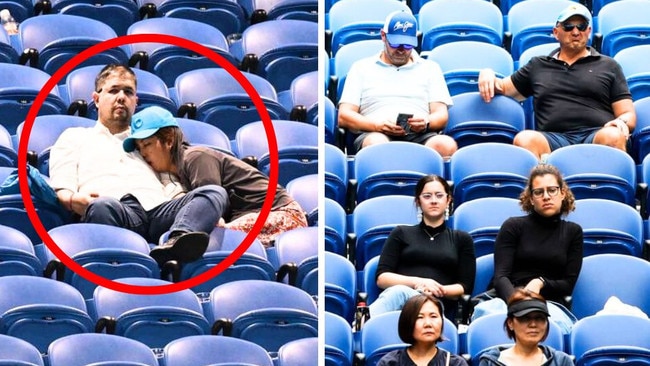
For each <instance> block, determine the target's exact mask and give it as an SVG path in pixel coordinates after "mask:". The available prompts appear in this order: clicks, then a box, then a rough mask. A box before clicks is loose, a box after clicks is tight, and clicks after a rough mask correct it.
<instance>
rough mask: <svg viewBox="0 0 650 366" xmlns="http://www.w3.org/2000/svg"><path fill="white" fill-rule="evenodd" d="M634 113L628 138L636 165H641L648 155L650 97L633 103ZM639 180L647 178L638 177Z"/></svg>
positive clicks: (649, 152)
mask: <svg viewBox="0 0 650 366" xmlns="http://www.w3.org/2000/svg"><path fill="white" fill-rule="evenodd" d="M634 109H635V111H636V127H635V128H634V131H633V132H632V135H631V136H630V139H631V140H632V152H631V154H632V156H633V157H634V159H635V161H636V162H637V164H641V163H643V161H644V159H645V158H646V156H648V154H650V140H649V138H650V97H648V98H642V99H639V100H636V101H634ZM639 178H640V179H639V180H641V179H645V178H647V176H644V177H639ZM644 182H646V183H647V182H648V180H644Z"/></svg>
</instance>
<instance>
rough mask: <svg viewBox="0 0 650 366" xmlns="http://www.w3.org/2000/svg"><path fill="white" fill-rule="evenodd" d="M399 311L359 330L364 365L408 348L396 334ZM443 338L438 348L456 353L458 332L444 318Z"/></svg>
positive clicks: (366, 324)
mask: <svg viewBox="0 0 650 366" xmlns="http://www.w3.org/2000/svg"><path fill="white" fill-rule="evenodd" d="M399 315H400V311H391V312H388V313H384V314H380V315H377V316H375V317H373V318H370V320H368V321H367V322H366V323H365V324H364V326H363V328H362V329H361V352H362V353H363V354H364V355H365V365H367V366H375V365H376V364H377V362H378V361H379V359H381V358H382V357H383V356H384V355H385V354H387V353H388V352H390V351H393V350H396V349H402V348H405V347H407V346H408V344H407V343H404V341H402V340H401V339H400V337H399V335H398V334H397V324H398V319H399ZM444 322H445V324H444V329H443V337H445V338H447V340H445V341H442V342H438V344H437V345H438V347H440V348H442V349H444V350H446V351H449V352H450V353H452V354H456V353H458V330H457V329H456V326H455V325H454V323H453V322H452V321H451V320H449V319H447V318H444Z"/></svg>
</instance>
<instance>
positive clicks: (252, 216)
mask: <svg viewBox="0 0 650 366" xmlns="http://www.w3.org/2000/svg"><path fill="white" fill-rule="evenodd" d="M123 148H124V150H125V151H127V152H131V151H133V150H135V149H137V150H138V151H139V152H140V155H142V157H143V158H144V159H145V160H146V161H147V163H148V164H149V165H151V167H152V169H153V170H155V171H156V172H158V173H161V174H170V175H173V176H176V177H178V179H180V182H181V184H182V185H183V187H184V188H185V189H187V190H192V189H194V188H196V187H201V186H204V185H207V184H215V185H218V186H222V187H223V188H224V189H225V190H226V191H227V192H228V199H229V203H230V205H229V212H228V213H227V215H225V216H224V220H225V223H222V224H221V225H220V226H224V227H226V228H230V229H235V230H240V231H245V232H249V231H250V230H251V229H252V227H253V225H254V224H255V222H256V221H257V218H258V216H259V213H260V211H261V209H262V205H263V203H264V200H265V199H266V196H267V187H268V185H269V179H268V177H267V176H266V175H264V174H263V173H261V172H260V171H259V170H257V169H256V168H254V167H252V166H251V165H249V164H247V163H245V162H243V161H241V160H239V159H237V158H236V157H234V156H231V155H229V154H227V153H223V152H220V151H217V150H215V149H211V148H208V147H204V146H190V145H189V144H188V143H187V142H185V139H184V137H183V131H182V130H181V129H180V127H179V126H178V123H177V122H176V119H175V118H174V116H173V115H172V114H171V113H169V112H168V111H167V110H165V109H163V108H160V107H155V106H154V107H148V108H145V109H143V110H142V111H140V112H138V113H136V114H134V115H133V119H132V122H131V136H129V137H128V138H126V139H125V140H124V143H123ZM215 224H216V223H215ZM305 226H307V219H306V216H305V212H304V211H303V210H302V208H301V207H300V205H299V204H298V203H297V202H296V201H294V200H293V198H291V196H289V194H288V193H287V191H286V190H285V189H284V188H283V187H282V186H280V185H278V186H277V187H276V190H275V197H274V199H273V206H272V208H271V212H270V213H269V216H268V217H267V219H266V222H265V224H264V227H263V228H262V231H261V232H260V234H259V235H258V239H259V240H260V241H261V242H262V243H263V244H264V245H265V246H270V245H272V242H273V239H274V238H275V237H276V236H277V235H278V234H280V233H282V232H284V231H288V230H291V229H294V228H298V227H305Z"/></svg>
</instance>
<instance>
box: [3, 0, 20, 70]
mask: <svg viewBox="0 0 650 366" xmlns="http://www.w3.org/2000/svg"><path fill="white" fill-rule="evenodd" d="M4 3H7V2H6V1H0V7H2V9H5V8H4V7H3V5H4ZM0 63H8V64H15V63H18V53H17V52H16V50H15V49H14V48H13V46H12V44H11V38H10V37H9V35H8V34H7V31H5V29H4V28H2V29H1V30H0Z"/></svg>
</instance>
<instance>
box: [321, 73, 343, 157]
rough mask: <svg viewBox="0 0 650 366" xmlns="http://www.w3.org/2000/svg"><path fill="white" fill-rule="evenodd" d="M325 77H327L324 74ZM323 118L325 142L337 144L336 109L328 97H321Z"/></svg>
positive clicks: (337, 122)
mask: <svg viewBox="0 0 650 366" xmlns="http://www.w3.org/2000/svg"><path fill="white" fill-rule="evenodd" d="M326 78H327V79H329V78H328V77H327V76H326ZM323 109H324V110H325V112H324V114H325V118H324V122H322V124H323V125H324V126H325V143H327V144H331V145H336V146H339V137H340V135H339V126H338V125H339V121H338V110H337V109H336V106H335V105H334V102H332V100H331V99H330V98H325V99H323Z"/></svg>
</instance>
